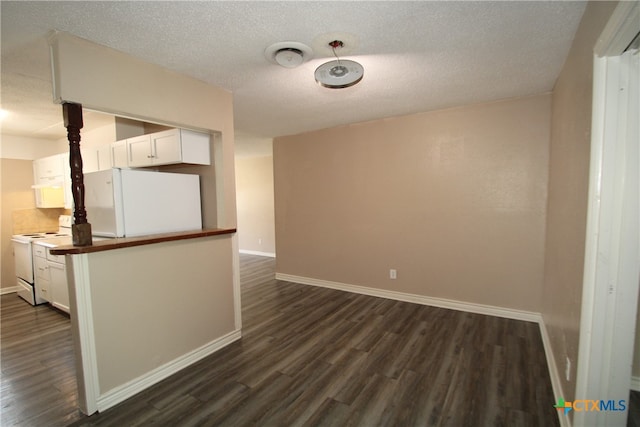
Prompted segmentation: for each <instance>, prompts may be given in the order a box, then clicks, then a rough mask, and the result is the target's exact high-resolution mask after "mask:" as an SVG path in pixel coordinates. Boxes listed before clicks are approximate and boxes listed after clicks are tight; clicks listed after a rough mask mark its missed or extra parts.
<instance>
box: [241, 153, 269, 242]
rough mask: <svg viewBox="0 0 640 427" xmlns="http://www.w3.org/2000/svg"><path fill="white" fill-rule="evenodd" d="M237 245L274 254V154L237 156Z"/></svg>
mask: <svg viewBox="0 0 640 427" xmlns="http://www.w3.org/2000/svg"><path fill="white" fill-rule="evenodd" d="M236 192H237V193H236V200H237V204H238V246H239V248H240V250H241V251H242V250H244V251H253V252H260V253H264V254H275V252H276V238H275V219H274V207H273V199H274V197H273V156H261V157H247V158H236Z"/></svg>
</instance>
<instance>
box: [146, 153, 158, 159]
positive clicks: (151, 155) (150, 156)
mask: <svg viewBox="0 0 640 427" xmlns="http://www.w3.org/2000/svg"><path fill="white" fill-rule="evenodd" d="M154 157H156V156H154V155H153V154H150V155H148V156H147V159H153V158H154Z"/></svg>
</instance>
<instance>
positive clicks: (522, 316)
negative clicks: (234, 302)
mask: <svg viewBox="0 0 640 427" xmlns="http://www.w3.org/2000/svg"><path fill="white" fill-rule="evenodd" d="M276 279H277V280H284V281H287V282H294V283H300V284H302V285H312V286H320V287H323V288H331V289H338V290H341V291H346V292H353V293H356V294H363V295H369V296H373V297H381V298H388V299H392V300H397V301H405V302H412V303H415V304H422V305H430V306H433V307H440V308H449V309H451V310H458V311H466V312H469V313H477V314H486V315H488V316H497V317H504V318H507V319H515V320H524V321H527V322H536V323H539V322H540V318H541V316H540V313H535V312H532V311H524V310H516V309H512V308H503V307H496V306H491V305H484V304H475V303H470V302H463V301H455V300H450V299H445V298H434V297H427V296H424V295H417V294H409V293H405V292H397V291H389V290H385V289H377V288H369V287H366V286H358V285H349V284H346V283H340V282H331V281H328V280H321V279H312V278H309V277H302V276H294V275H291V274H284V273H276Z"/></svg>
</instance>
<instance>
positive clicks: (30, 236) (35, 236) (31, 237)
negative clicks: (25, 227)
mask: <svg viewBox="0 0 640 427" xmlns="http://www.w3.org/2000/svg"><path fill="white" fill-rule="evenodd" d="M62 236H68V234H62V233H59V232H57V231H52V232H46V233H27V234H14V235H13V236H11V239H12V240H19V241H21V242H33V241H35V240H39V239H50V238H52V237H62Z"/></svg>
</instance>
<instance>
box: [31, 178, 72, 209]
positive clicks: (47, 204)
mask: <svg viewBox="0 0 640 427" xmlns="http://www.w3.org/2000/svg"><path fill="white" fill-rule="evenodd" d="M31 188H33V192H34V195H35V200H36V208H64V186H63V183H62V182H60V183H57V182H56V183H50V184H46V185H32V186H31Z"/></svg>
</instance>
